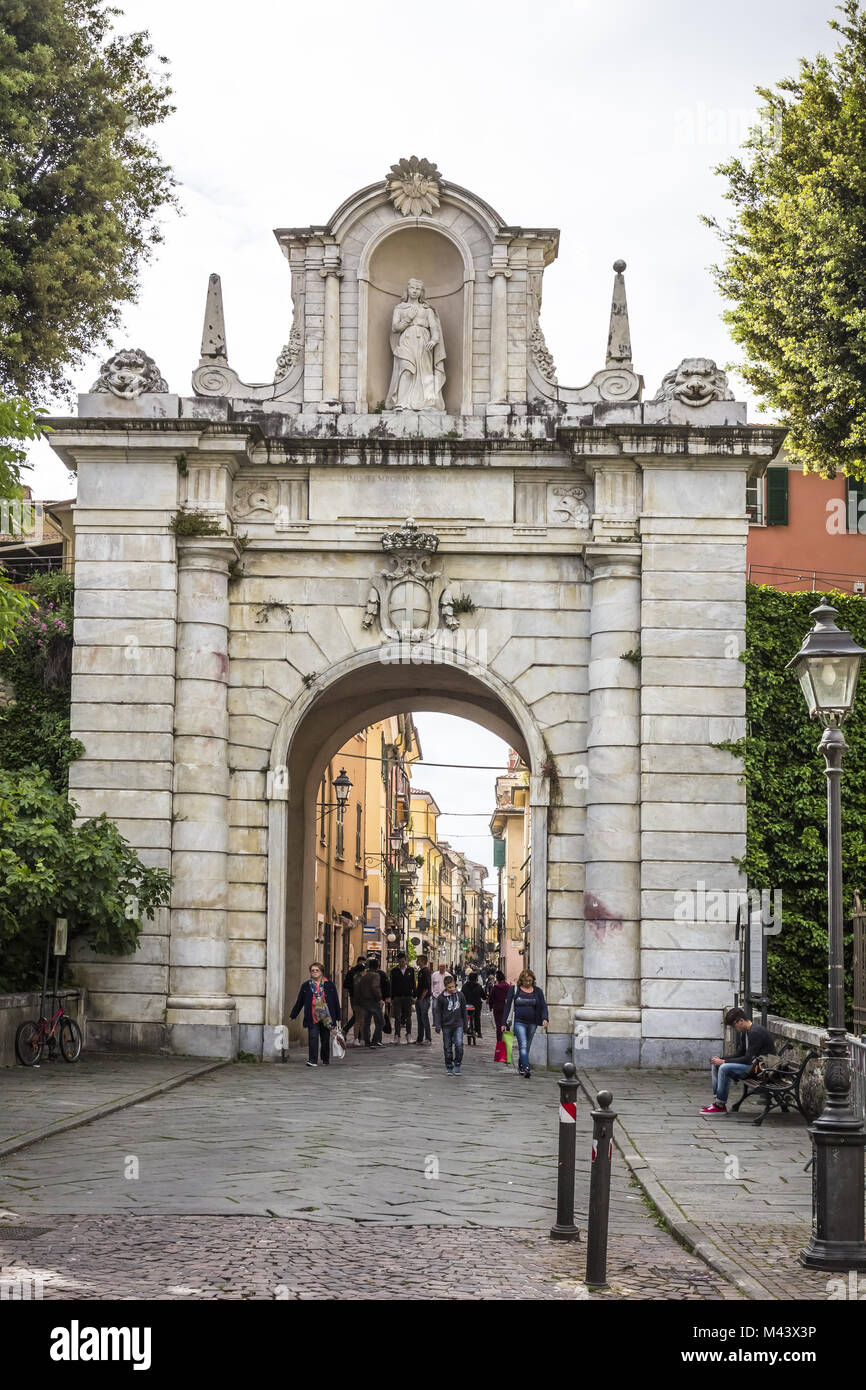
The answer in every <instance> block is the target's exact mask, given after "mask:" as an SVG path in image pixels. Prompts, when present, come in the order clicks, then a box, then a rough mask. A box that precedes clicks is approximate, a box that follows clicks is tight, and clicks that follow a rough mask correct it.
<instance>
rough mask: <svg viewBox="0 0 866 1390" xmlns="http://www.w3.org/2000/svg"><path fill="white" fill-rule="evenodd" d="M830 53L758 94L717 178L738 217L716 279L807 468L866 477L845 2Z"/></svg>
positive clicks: (865, 231)
mask: <svg viewBox="0 0 866 1390" xmlns="http://www.w3.org/2000/svg"><path fill="white" fill-rule="evenodd" d="M838 8H839V10H840V12H841V14H842V19H841V21H840V20H831V21H830V27H831V29H834V30H835V31H836V32H837V33H839V34H840V35H841V36H842V39H843V42H842V43H841V45H840V47H839V48H838V50H837V51H836V53H835V54H834V55H833V57H832V58H827V57H825V56H824V55H820V54H819V56H818V57H817V58H815V59H813V60H812V59H802V60H801V61H800V67H799V75H798V76H797V77H795V78H786V79H785V80H783V81H781V82H779V83H778V84H777V86H776V87H775V89H771V88H764V87H761V88H758V95H759V96H760V97H761V98H762V99H763V102H764V105H763V108H762V111H761V115H762V121H761V125H760V126H759V127H757V128H756V129H755V130H754V131H752V133H751V135H750V137H749V139H747V140H746V141H745V144H744V151H745V154H744V156H743V157H742V158H735V159H732V160H730V161H729V162H728V163H726V164H723V165H721V166H720V167H719V169H718V170H717V172H718V173H720V174H722V175H723V176H724V177H726V178H727V181H728V188H727V192H726V194H725V197H726V198H728V199H729V200H730V201H731V202H732V203H733V204H734V208H735V210H736V211H735V214H734V216H733V218H732V220H731V222H730V223H729V224H728V225H727V226H725V227H722V226H720V225H719V223H718V222H716V221H715V220H714V219H710V218H704V219H703V220H704V221H705V222H706V223H707V224H708V225H709V226H711V227H714V228H715V230H716V231H717V232H718V234H719V236H720V238H721V241H722V243H723V245H724V247H725V251H726V258H725V261H724V264H723V265H722V266H716V267H715V268H714V274H715V279H716V283H717V285H718V287H719V289H720V290H721V291H722V293H723V294H724V295H725V296H726V298H727V299H728V300H730V301H731V303H732V307H731V308H730V309H728V311H727V312H726V313H725V319H726V321H727V323H728V324H729V325H730V328H731V333H732V335H733V338H734V340H735V341H736V342H737V343H738V344H739V345H740V346H741V347H742V348H743V349H744V350H745V357H746V360H745V364H744V365H738V368H737V370H738V371H739V372H740V373H741V375H742V376H743V377H744V379H745V380H746V381H747V382H749V384H750V385H751V386H753V387H754V388H755V390H756V392H757V393H758V395H759V397H761V399H762V400H763V401H764V402H765V403H766V404H768V405H770V406H771V407H773V409H774V410H775V411H777V412H778V416H779V419H780V421H781V422H782V423H783V424H785V425H787V426H788V428H789V431H790V433H789V434H788V439H787V445H788V449H789V452H790V454H791V457H792V458H794V459H795V460H796V461H797V462H799V463H801V464H802V465H803V467H804V468H805V469H806V470H807V471H811V472H815V471H818V472H822V473H825V474H830V475H833V474H835V472H836V471H837V470H841V471H844V472H845V473H848V474H851V475H852V476H855V477H861V478H862V477H864V476H866V16H864V14H863V12H862V11H861V9H860V4H859V0H845V3H844V4H842V5H840V6H839V7H838Z"/></svg>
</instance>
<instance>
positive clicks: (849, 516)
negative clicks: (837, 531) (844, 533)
mask: <svg viewBox="0 0 866 1390" xmlns="http://www.w3.org/2000/svg"><path fill="white" fill-rule="evenodd" d="M864 498H866V481H864V480H863V479H862V478H848V477H846V479H845V517H846V520H847V527H848V530H849V532H851V533H852V534H854V535H857V534H858V533H860V527H861V526H862V527H863V530H864V531H866V507H864V506H863V501H864ZM861 534H862V533H861Z"/></svg>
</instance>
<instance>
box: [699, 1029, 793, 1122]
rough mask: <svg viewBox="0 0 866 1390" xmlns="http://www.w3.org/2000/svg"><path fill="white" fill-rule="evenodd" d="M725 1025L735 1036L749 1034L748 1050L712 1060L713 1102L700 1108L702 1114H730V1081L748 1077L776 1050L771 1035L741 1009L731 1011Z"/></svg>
mask: <svg viewBox="0 0 866 1390" xmlns="http://www.w3.org/2000/svg"><path fill="white" fill-rule="evenodd" d="M725 1025H726V1027H728V1028H733V1029H734V1031H735V1032H736V1033H745V1034H746V1050H745V1052H740V1053H735V1054H732V1055H731V1056H730V1057H711V1058H710V1061H711V1063H712V1068H713V1097H714V1099H713V1103H712V1105H704V1106H702V1107H701V1114H702V1115H725V1114H727V1110H728V1092H729V1091H730V1089H731V1082H732V1081H736V1080H737V1078H742V1077H744V1076H748V1074H749V1072H750V1071H751V1070H752V1068H753V1066H754V1065H755V1062H756V1061H757V1059H758V1058H759V1057H766V1056H767V1054H768V1053H770V1052H775V1050H776V1044H775V1043H774V1042H773V1035H772V1033H770V1032H768V1031H767V1029H766V1028H764V1027H762V1025H761V1024H760V1023H753V1022H752V1020H751V1019H750V1018H746V1015H745V1013H744V1012H743V1010H742V1009H728V1012H727V1013H726V1014H725Z"/></svg>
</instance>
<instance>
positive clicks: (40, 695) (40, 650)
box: [0, 571, 84, 792]
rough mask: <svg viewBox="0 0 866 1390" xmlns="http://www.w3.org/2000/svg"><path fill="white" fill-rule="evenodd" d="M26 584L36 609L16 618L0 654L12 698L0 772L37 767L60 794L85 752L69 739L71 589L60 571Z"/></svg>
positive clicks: (1, 737)
mask: <svg viewBox="0 0 866 1390" xmlns="http://www.w3.org/2000/svg"><path fill="white" fill-rule="evenodd" d="M28 583H29V589H30V592H31V594H32V595H33V598H32V599H31V600H30V602H31V604H35V605H36V606H35V607H32V608H29V609H28V610H27V612H26V613H25V614H24V615H23V616H20V617H19V618H18V620H17V622H16V626H15V642H14V644H10V645H9V646H8V647H6V648H5V650H3V649H0V679H2V680H4V681H5V682H6V683H7V686H8V688H9V689H10V690H11V694H12V699H13V703H11V704H8V705H6V706H5V707H2V708H0V767H2V768H4V769H5V770H6V771H7V772H20V771H22V770H23V769H24V768H26V767H31V766H34V765H35V766H38V767H41V768H42V769H43V770H44V771H45V772H47V774H48V777H49V779H50V781H51V784H52V786H53V787H54V789H55V790H56V791H58V792H62V791H64V790H65V788H66V783H67V775H68V771H69V764H70V763H71V762H72V761H73V759H75V758H77V757H80V755H81V753H82V752H83V751H84V749H83V745H82V744H81V743H79V742H78V741H77V740H76V739H73V738H71V737H70V734H69V695H70V677H71V669H72V597H73V585H72V579H71V578H70V576H69V575H68V574H63V573H61V572H59V571H58V572H55V573H54V574H43V575H39V576H37V577H35V578H33V579H31V580H29V581H28Z"/></svg>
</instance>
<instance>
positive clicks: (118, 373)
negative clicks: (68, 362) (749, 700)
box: [90, 348, 168, 400]
mask: <svg viewBox="0 0 866 1390" xmlns="http://www.w3.org/2000/svg"><path fill="white" fill-rule="evenodd" d="M90 389H91V391H110V392H111V394H112V395H113V396H122V397H123V398H124V400H132V399H133V397H135V396H142V395H144V394H145V393H146V392H152V391H167V390H168V384H167V383H166V382H165V381H164V379H163V378H162V377H161V376H160V373H159V367H158V366H157V365H156V363H155V362H154V360H153V358H152V357H148V355H147V353H146V352H142V350H141V348H127V349H125V350H124V351H123V352H116V353H115V354H114V356H113V357H109V359H108V361H107V362H103V364H102V368H101V369H100V373H99V376H98V377H97V379H96V381H95V382H94V384H93V386H92V387H91V388H90Z"/></svg>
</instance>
